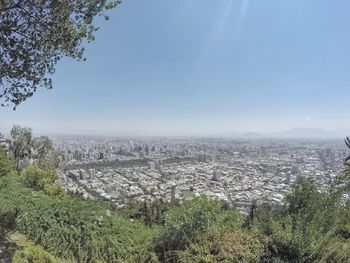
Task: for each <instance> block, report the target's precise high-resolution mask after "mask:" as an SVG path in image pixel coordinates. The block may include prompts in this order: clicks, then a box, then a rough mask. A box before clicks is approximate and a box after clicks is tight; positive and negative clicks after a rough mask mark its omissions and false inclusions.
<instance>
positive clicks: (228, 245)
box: [178, 228, 264, 263]
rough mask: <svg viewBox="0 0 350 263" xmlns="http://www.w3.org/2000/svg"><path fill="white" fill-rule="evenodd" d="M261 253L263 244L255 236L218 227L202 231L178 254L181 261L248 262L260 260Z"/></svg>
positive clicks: (207, 262) (185, 262)
mask: <svg viewBox="0 0 350 263" xmlns="http://www.w3.org/2000/svg"><path fill="white" fill-rule="evenodd" d="M263 253H264V246H263V244H262V243H261V242H260V241H259V239H258V238H257V237H256V236H252V235H250V234H248V233H247V232H243V231H237V232H233V231H230V230H228V229H225V228H220V229H213V230H211V231H209V232H207V233H203V234H202V235H200V237H199V238H198V241H197V242H194V243H191V244H190V245H189V246H188V247H187V248H186V249H185V250H184V251H181V252H179V253H178V256H179V261H180V262H183V263H190V262H194V263H196V262H197V263H216V262H222V263H238V262H243V263H244V262H246V263H248V262H260V257H261V256H262V255H263Z"/></svg>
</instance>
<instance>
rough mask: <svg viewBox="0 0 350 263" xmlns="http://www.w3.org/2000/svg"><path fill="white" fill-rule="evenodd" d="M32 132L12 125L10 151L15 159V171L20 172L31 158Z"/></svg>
mask: <svg viewBox="0 0 350 263" xmlns="http://www.w3.org/2000/svg"><path fill="white" fill-rule="evenodd" d="M32 148H33V141H32V130H31V129H30V128H24V127H21V126H18V125H14V126H13V128H12V130H11V142H10V151H11V153H12V155H13V157H14V159H15V162H16V167H17V170H21V169H22V168H23V167H24V165H25V164H26V162H28V161H29V160H30V159H31V157H32Z"/></svg>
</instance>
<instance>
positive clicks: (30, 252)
mask: <svg viewBox="0 0 350 263" xmlns="http://www.w3.org/2000/svg"><path fill="white" fill-rule="evenodd" d="M12 262H13V263H31V262H36V263H60V261H58V260H57V259H55V258H54V257H53V256H52V255H50V253H48V252H46V251H45V250H44V249H43V248H42V247H41V246H37V245H34V244H32V245H30V246H29V247H27V248H26V249H25V250H18V251H16V253H15V255H14V257H13V259H12Z"/></svg>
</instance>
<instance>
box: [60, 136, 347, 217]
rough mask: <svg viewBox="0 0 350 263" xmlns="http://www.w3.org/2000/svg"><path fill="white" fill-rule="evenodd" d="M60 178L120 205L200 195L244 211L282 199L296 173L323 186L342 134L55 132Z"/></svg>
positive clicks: (333, 171) (340, 156)
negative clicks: (137, 136) (329, 137)
mask: <svg viewBox="0 0 350 263" xmlns="http://www.w3.org/2000/svg"><path fill="white" fill-rule="evenodd" d="M55 144H56V148H57V150H58V151H59V153H60V154H61V158H62V160H61V164H60V168H59V172H58V175H59V184H60V185H62V186H63V187H64V188H65V189H66V191H69V192H76V193H80V194H82V195H83V197H84V198H85V199H96V198H103V199H108V200H111V201H113V203H114V204H115V205H116V206H117V207H123V206H124V205H125V204H127V203H129V202H134V201H141V202H142V201H148V202H152V201H154V200H156V199H163V200H165V201H168V202H170V201H172V200H176V201H179V202H183V201H188V200H192V199H193V198H194V197H198V196H201V195H205V196H208V197H210V198H217V199H220V200H223V201H225V202H226V203H227V204H228V205H229V206H231V207H235V208H238V209H239V210H240V211H242V212H244V213H246V212H248V211H249V208H250V206H251V204H252V202H254V201H265V202H266V201H268V202H271V203H273V204H275V205H282V204H283V198H284V196H285V195H286V194H288V193H289V192H290V191H291V186H292V184H293V183H294V182H295V181H296V179H297V178H298V177H305V178H308V179H311V180H312V181H313V182H314V184H315V185H316V186H317V188H318V189H319V190H320V191H324V190H326V189H327V188H328V187H329V186H330V185H331V184H332V182H334V180H335V178H336V177H337V176H338V175H339V173H340V172H341V171H342V169H343V162H344V159H345V158H346V156H347V149H346V147H345V145H344V144H343V143H342V141H341V140H335V139H334V140H317V139H312V140H307V139H272V138H269V139H261V138H259V139H214V138H207V139H205V138H203V139H200V138H197V139H196V138H144V139H132V140H131V139H108V138H99V137H86V136H85V137H64V138H56V139H55Z"/></svg>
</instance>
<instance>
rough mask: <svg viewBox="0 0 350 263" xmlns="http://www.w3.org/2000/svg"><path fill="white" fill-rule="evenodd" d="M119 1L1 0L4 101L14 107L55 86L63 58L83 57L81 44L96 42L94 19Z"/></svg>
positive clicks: (0, 68)
mask: <svg viewBox="0 0 350 263" xmlns="http://www.w3.org/2000/svg"><path fill="white" fill-rule="evenodd" d="M119 3H120V0H116V1H106V0H93V1H91V0H74V1H57V0H50V1H47V0H38V1H23V0H16V1H14V0H1V1H0V43H1V45H0V99H2V100H3V102H2V104H1V105H2V106H5V105H9V104H13V105H14V106H15V107H16V106H17V105H19V104H20V103H21V102H23V101H24V100H26V99H27V98H28V97H31V96H32V95H33V94H34V92H35V91H36V90H37V88H38V87H47V88H49V89H50V88H52V80H51V78H50V76H49V75H51V74H53V73H54V71H55V65H56V63H57V62H58V61H59V60H60V59H61V58H62V57H64V56H68V57H71V58H74V59H78V60H79V59H82V58H83V52H84V47H83V46H82V43H83V41H84V40H86V41H87V42H90V41H93V40H94V38H95V37H94V32H95V31H96V30H97V29H98V28H97V27H96V26H95V25H94V24H93V18H94V17H95V16H104V17H105V18H106V19H108V17H107V16H105V15H104V11H105V10H107V9H111V8H114V7H115V6H116V5H117V4H119Z"/></svg>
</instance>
